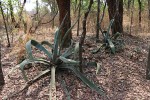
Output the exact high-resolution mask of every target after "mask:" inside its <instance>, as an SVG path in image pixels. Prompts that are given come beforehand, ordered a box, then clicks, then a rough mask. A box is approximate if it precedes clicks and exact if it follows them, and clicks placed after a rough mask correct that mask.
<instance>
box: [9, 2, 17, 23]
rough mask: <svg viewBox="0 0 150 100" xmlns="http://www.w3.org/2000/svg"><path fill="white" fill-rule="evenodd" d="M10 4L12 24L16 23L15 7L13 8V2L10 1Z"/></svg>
mask: <svg viewBox="0 0 150 100" xmlns="http://www.w3.org/2000/svg"><path fill="white" fill-rule="evenodd" d="M8 4H9V9H10V15H11V22H12V23H16V20H15V17H14V13H13V11H14V9H13V6H12V1H11V0H8Z"/></svg>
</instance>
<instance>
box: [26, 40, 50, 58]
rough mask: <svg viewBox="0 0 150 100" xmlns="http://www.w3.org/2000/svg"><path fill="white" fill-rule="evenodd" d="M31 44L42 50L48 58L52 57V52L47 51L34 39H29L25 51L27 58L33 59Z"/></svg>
mask: <svg viewBox="0 0 150 100" xmlns="http://www.w3.org/2000/svg"><path fill="white" fill-rule="evenodd" d="M31 46H35V47H36V48H37V49H39V50H41V51H43V52H44V53H45V54H46V55H47V56H48V57H49V59H52V54H51V53H50V52H49V51H47V50H46V49H45V48H44V47H43V46H42V45H41V44H40V43H39V42H37V41H35V40H29V41H28V42H27V43H26V51H27V54H28V57H29V59H31V60H32V59H34V57H33V55H32V48H31Z"/></svg>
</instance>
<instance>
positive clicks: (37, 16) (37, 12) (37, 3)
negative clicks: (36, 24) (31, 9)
mask: <svg viewBox="0 0 150 100" xmlns="http://www.w3.org/2000/svg"><path fill="white" fill-rule="evenodd" d="M38 20H39V1H38V0H36V21H38Z"/></svg>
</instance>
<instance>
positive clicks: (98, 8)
mask: <svg viewBox="0 0 150 100" xmlns="http://www.w3.org/2000/svg"><path fill="white" fill-rule="evenodd" d="M99 16H100V0H97V25H96V42H98V41H99V28H100V23H99Z"/></svg>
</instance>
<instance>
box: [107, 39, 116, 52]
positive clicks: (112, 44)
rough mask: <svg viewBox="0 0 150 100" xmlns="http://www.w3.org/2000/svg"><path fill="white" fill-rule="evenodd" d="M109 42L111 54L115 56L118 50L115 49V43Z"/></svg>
mask: <svg viewBox="0 0 150 100" xmlns="http://www.w3.org/2000/svg"><path fill="white" fill-rule="evenodd" d="M107 41H108V45H109V47H110V49H111V52H112V53H113V54H115V51H116V49H115V46H114V43H113V42H112V41H111V40H110V39H107Z"/></svg>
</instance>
